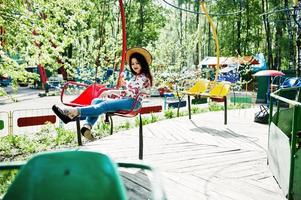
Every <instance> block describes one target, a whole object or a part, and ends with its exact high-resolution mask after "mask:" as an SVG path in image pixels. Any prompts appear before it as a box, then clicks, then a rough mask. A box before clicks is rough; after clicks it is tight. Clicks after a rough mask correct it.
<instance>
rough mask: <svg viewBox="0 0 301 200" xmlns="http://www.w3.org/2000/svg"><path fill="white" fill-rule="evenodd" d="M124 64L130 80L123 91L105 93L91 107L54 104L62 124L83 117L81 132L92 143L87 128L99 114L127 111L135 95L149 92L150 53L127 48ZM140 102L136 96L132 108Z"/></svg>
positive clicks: (53, 108) (151, 79)
mask: <svg viewBox="0 0 301 200" xmlns="http://www.w3.org/2000/svg"><path fill="white" fill-rule="evenodd" d="M126 61H127V63H128V64H129V66H130V69H131V72H132V74H133V77H132V78H131V79H130V80H129V82H128V83H127V85H126V86H125V89H124V90H107V91H105V92H103V93H102V94H101V95H100V96H99V98H96V99H94V100H93V101H92V105H91V106H86V107H78V108H72V109H60V108H59V107H58V106H56V105H54V106H53V107H52V110H53V111H54V113H55V114H56V115H57V116H58V117H59V118H60V119H61V120H62V121H63V122H64V123H68V122H70V121H72V120H73V118H75V117H86V123H85V124H84V125H83V127H82V128H81V133H82V135H83V136H84V137H86V138H87V139H89V140H93V139H94V137H93V135H92V133H91V129H92V126H93V125H94V124H95V123H96V121H97V119H98V117H99V115H101V114H103V113H106V112H116V111H118V110H131V109H132V107H133V103H134V102H135V99H136V97H137V95H138V94H139V93H141V92H142V93H144V94H149V93H150V88H151V86H152V82H153V78H152V75H151V72H150V68H149V65H150V64H151V62H152V56H151V54H150V53H149V52H148V51H147V50H146V49H144V48H132V49H128V50H127V52H126ZM141 101H142V96H140V97H139V99H138V103H137V104H136V108H139V107H140V106H141Z"/></svg>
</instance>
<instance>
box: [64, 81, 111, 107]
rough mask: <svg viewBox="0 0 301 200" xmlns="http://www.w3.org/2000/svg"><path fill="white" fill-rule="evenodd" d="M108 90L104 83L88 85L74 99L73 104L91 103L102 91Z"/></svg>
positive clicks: (83, 104) (84, 104)
mask: <svg viewBox="0 0 301 200" xmlns="http://www.w3.org/2000/svg"><path fill="white" fill-rule="evenodd" d="M105 90H107V89H106V88H105V86H104V85H99V84H92V85H90V86H89V87H87V88H86V89H85V90H84V91H83V92H82V93H81V94H80V95H79V96H78V97H76V98H75V99H74V100H72V101H71V102H70V103H71V104H78V105H82V106H87V105H90V104H91V102H92V100H93V99H95V98H97V97H99V95H100V94H101V92H103V91H105Z"/></svg>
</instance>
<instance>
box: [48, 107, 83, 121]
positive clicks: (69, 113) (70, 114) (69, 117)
mask: <svg viewBox="0 0 301 200" xmlns="http://www.w3.org/2000/svg"><path fill="white" fill-rule="evenodd" d="M52 110H53V112H54V113H55V114H56V115H57V116H58V117H59V118H60V119H61V120H62V121H63V122H64V123H65V124H67V123H69V122H71V121H73V120H74V119H75V117H78V113H76V110H68V109H64V110H62V109H60V108H59V107H58V106H57V105H53V106H52Z"/></svg>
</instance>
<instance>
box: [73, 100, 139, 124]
mask: <svg viewBox="0 0 301 200" xmlns="http://www.w3.org/2000/svg"><path fill="white" fill-rule="evenodd" d="M134 102H135V99H133V98H124V99H112V100H103V99H99V98H95V99H93V101H92V103H91V106H86V107H80V108H78V112H79V114H80V116H81V117H86V123H87V124H89V125H91V126H93V125H94V124H95V123H96V121H97V119H98V117H99V115H101V114H103V113H106V112H116V111H118V110H131V109H132V107H133V104H134ZM140 106H141V103H140V102H138V103H137V105H136V108H135V109H137V108H139V107H140Z"/></svg>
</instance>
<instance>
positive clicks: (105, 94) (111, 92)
mask: <svg viewBox="0 0 301 200" xmlns="http://www.w3.org/2000/svg"><path fill="white" fill-rule="evenodd" d="M121 92H122V90H107V91H104V92H103V93H101V94H100V95H99V98H106V97H109V96H118V97H119V96H120V94H121Z"/></svg>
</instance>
